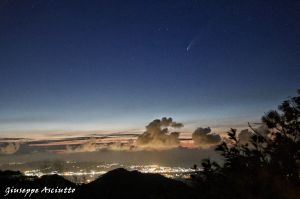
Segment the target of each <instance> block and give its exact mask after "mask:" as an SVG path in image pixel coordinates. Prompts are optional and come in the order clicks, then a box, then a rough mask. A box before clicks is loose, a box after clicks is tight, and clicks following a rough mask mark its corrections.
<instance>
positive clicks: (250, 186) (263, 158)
mask: <svg viewBox="0 0 300 199" xmlns="http://www.w3.org/2000/svg"><path fill="white" fill-rule="evenodd" d="M299 94H300V90H299V91H298V96H296V97H292V98H290V99H288V100H286V101H284V102H283V103H282V104H281V105H280V106H279V107H278V111H270V112H268V113H267V114H265V116H263V117H262V123H263V125H266V127H267V129H266V130H265V132H260V131H258V130H256V129H254V128H252V126H251V125H250V124H249V127H250V128H251V129H252V136H251V138H250V140H249V142H248V143H246V144H239V139H238V136H237V130H236V129H231V130H230V131H229V132H228V133H227V135H228V138H229V141H227V142H225V141H223V142H222V143H221V144H219V145H218V146H217V147H216V149H215V150H216V151H218V152H220V153H221V155H222V156H223V158H224V164H223V165H222V166H220V165H219V164H217V163H216V162H211V161H210V160H208V159H205V160H203V161H202V166H203V171H201V172H199V173H198V175H196V176H193V179H194V180H195V182H196V184H197V186H198V187H199V189H200V190H201V193H202V195H201V197H200V198H202V197H207V198H257V199H258V198H272V199H275V198H289V199H293V198H295V199H296V198H298V199H299V198H300V191H299V190H300V178H299V168H300V167H299V164H300V132H299V128H300V121H299V116H300V96H299Z"/></svg>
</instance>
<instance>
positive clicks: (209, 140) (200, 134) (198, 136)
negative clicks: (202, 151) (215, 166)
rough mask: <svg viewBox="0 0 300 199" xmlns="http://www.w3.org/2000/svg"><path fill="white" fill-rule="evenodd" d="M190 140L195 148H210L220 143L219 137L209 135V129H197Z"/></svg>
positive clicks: (213, 134)
mask: <svg viewBox="0 0 300 199" xmlns="http://www.w3.org/2000/svg"><path fill="white" fill-rule="evenodd" d="M192 139H193V140H194V144H195V145H196V146H198V147H203V148H207V147H211V146H213V145H216V144H218V143H219V142H220V141H221V137H220V135H218V134H215V133H211V129H210V127H207V128H201V127H199V128H197V129H196V130H195V131H194V133H193V134H192Z"/></svg>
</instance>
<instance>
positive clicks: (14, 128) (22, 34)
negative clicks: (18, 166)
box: [0, 0, 300, 137]
mask: <svg viewBox="0 0 300 199" xmlns="http://www.w3.org/2000/svg"><path fill="white" fill-rule="evenodd" d="M299 38H300V1H296V0H293V1H292V0H285V1H282V0H280V1H279V0H278V1H277V0H269V1H262V0H253V1H242V0H236V1H234V0H224V1H209V0H182V1H178V0H168V1H165V0H157V1H154V0H149V1H148V0H145V1H144V0H143V1H141V0H136V1H130V0H129V1H122V0H119V1H117V0H106V1H65V0H48V1H42V0H26V1H21V0H13V1H12V0H1V1H0V52H1V53H0V136H22V137H26V136H29V135H30V134H31V133H32V132H37V133H43V132H48V133H49V132H50V133H52V132H53V133H55V132H56V131H60V130H63V131H94V130H103V131H108V132H114V131H117V132H130V131H131V130H132V131H139V129H143V128H144V126H145V125H146V124H147V123H148V122H149V121H151V120H153V119H155V118H161V117H162V116H168V117H169V116H170V117H173V118H174V119H175V120H176V121H179V122H182V123H184V124H185V126H186V127H185V128H186V130H187V131H188V130H191V131H193V130H194V127H196V126H211V127H212V128H214V127H215V128H223V127H224V128H225V127H226V128H227V127H230V126H231V127H235V126H237V125H247V121H250V122H254V121H259V119H260V117H261V116H262V115H263V114H264V112H267V111H269V110H270V109H274V108H276V106H277V105H278V104H279V103H280V102H281V101H282V100H284V99H286V98H287V97H288V96H293V95H294V94H295V93H296V90H297V89H298V88H299V86H300V85H299V82H300V81H299V80H300V70H299V69H300V39H299Z"/></svg>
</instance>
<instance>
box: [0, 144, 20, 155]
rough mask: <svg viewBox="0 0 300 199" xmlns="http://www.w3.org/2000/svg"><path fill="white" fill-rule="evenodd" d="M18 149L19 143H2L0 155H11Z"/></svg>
mask: <svg viewBox="0 0 300 199" xmlns="http://www.w3.org/2000/svg"><path fill="white" fill-rule="evenodd" d="M19 148H20V143H19V142H8V143H3V144H2V145H1V146H0V154H3V155H11V154H14V153H16V152H17V151H18V150H19Z"/></svg>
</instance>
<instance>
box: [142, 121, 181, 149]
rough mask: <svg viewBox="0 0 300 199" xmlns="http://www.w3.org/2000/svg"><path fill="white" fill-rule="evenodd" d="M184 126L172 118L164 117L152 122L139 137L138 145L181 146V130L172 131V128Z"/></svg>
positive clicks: (151, 146) (154, 146)
mask: <svg viewBox="0 0 300 199" xmlns="http://www.w3.org/2000/svg"><path fill="white" fill-rule="evenodd" d="M180 127H183V124H182V123H177V122H175V121H173V119H172V118H166V117H163V118H162V119H156V120H153V121H152V122H150V123H149V124H148V125H147V126H146V131H145V132H144V133H143V134H141V135H140V136H139V137H138V138H137V141H136V143H137V146H138V147H145V148H155V149H159V148H174V147H178V146H179V134H180V133H179V132H170V129H171V128H180Z"/></svg>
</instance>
